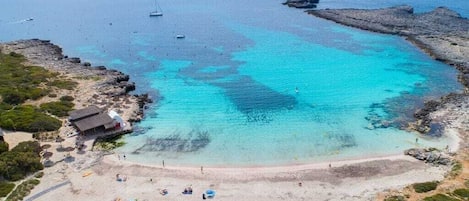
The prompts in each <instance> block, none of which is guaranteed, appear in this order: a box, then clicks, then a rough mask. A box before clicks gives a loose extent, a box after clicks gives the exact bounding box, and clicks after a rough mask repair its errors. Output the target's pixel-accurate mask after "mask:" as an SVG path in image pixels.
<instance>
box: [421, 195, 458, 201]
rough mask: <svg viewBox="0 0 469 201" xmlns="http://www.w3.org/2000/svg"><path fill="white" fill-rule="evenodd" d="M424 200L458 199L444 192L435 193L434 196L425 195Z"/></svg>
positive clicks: (445, 200)
mask: <svg viewBox="0 0 469 201" xmlns="http://www.w3.org/2000/svg"><path fill="white" fill-rule="evenodd" d="M423 200H424V201H459V199H456V198H452V197H449V196H447V195H444V194H436V195H434V196H430V197H426V198H425V199H423Z"/></svg>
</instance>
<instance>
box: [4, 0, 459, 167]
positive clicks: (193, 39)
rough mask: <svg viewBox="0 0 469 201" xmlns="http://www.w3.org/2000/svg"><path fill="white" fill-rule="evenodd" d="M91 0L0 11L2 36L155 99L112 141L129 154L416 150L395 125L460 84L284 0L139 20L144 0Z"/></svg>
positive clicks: (172, 7)
mask: <svg viewBox="0 0 469 201" xmlns="http://www.w3.org/2000/svg"><path fill="white" fill-rule="evenodd" d="M91 2H93V1H83V2H82V3H81V4H79V5H74V7H73V9H72V8H69V6H70V3H66V2H65V3H64V2H56V4H55V6H56V7H57V8H56V9H54V10H60V11H58V13H57V12H55V13H54V12H46V11H44V10H43V11H33V9H32V8H30V9H31V12H30V13H29V14H30V15H27V16H25V15H24V14H18V13H15V14H14V15H13V14H12V15H11V16H6V15H3V14H0V16H1V17H2V18H1V19H2V21H1V22H0V24H1V25H0V26H1V27H0V28H1V30H2V32H3V30H8V31H5V34H4V35H3V36H2V37H1V39H2V40H3V41H4V40H12V39H17V38H31V37H34V38H45V39H52V41H53V42H56V43H58V44H61V45H62V46H63V47H64V50H65V52H66V53H67V54H71V55H77V56H80V57H82V58H85V60H88V59H89V60H90V61H92V63H93V64H104V65H107V66H110V67H113V68H116V69H119V70H121V71H124V72H126V73H129V74H130V75H131V77H132V80H133V81H135V82H136V83H137V87H138V91H139V92H149V93H150V94H151V95H152V96H153V97H155V98H156V97H159V98H161V100H159V102H158V104H154V105H152V106H151V108H150V109H149V110H148V111H147V117H146V118H145V119H144V120H143V121H142V122H141V123H139V124H138V127H139V130H140V131H139V132H136V133H135V134H132V135H128V136H126V137H125V140H126V142H127V145H126V146H124V147H122V148H120V149H119V150H118V151H119V152H124V153H127V156H128V157H127V158H128V160H134V161H138V162H145V163H156V164H160V163H161V161H162V160H165V163H166V164H167V165H188V166H191V165H194V166H199V165H204V166H247V165H249V166H250V165H282V164H292V163H308V162H317V161H329V160H334V159H347V158H356V157H364V156H375V155H386V154H395V153H400V152H402V150H404V149H406V148H410V147H414V146H416V144H415V138H416V135H415V134H413V133H408V132H405V131H402V130H399V129H397V127H399V126H400V125H401V124H400V123H402V122H405V121H406V120H407V119H409V118H410V117H411V113H412V112H413V110H414V108H415V107H417V106H420V105H421V104H422V102H423V100H426V99H430V98H436V97H439V96H441V95H443V94H445V93H448V92H450V91H456V90H459V89H460V85H459V84H458V83H457V81H456V73H457V72H456V71H455V70H454V69H452V68H451V67H448V66H446V65H444V64H441V63H439V62H436V61H433V60H432V59H431V58H430V57H428V56H426V55H424V54H423V53H422V52H420V51H419V50H417V49H416V48H414V47H412V45H410V44H408V43H407V42H406V41H404V40H403V39H401V38H399V37H396V36H389V35H382V34H375V33H368V32H364V31H360V30H356V29H352V28H347V27H342V26H339V25H337V24H335V23H333V22H328V21H325V20H321V19H317V18H314V17H312V16H308V15H306V14H304V13H303V12H302V11H301V10H297V9H291V8H288V7H285V6H282V5H280V3H281V2H280V1H268V0H264V1H261V2H255V3H253V2H251V1H236V2H227V1H223V2H220V1H215V0H213V1H211V0H206V1H203V2H187V1H182V0H176V1H159V4H160V6H161V7H162V8H163V11H164V16H163V17H158V18H149V17H148V12H149V11H150V10H151V9H152V8H151V6H152V4H153V2H152V1H147V2H144V1H142V2H127V1H100V2H93V3H91ZM360 2H361V3H362V4H363V5H369V6H370V7H373V6H372V5H374V4H368V3H367V2H366V1H360ZM35 3H38V2H35ZM393 3H395V2H393ZM21 4H22V3H21V1H19V3H16V4H13V5H16V6H17V7H20V6H21ZM23 4H24V2H23ZM86 4H87V5H90V4H93V5H94V7H90V6H84V5H86ZM389 4H391V3H389ZM455 4H457V2H456V3H455ZM25 5H26V4H25ZM246 5H250V6H246ZM327 5H330V6H332V7H341V6H343V5H346V3H345V4H342V5H337V3H333V2H328V1H324V3H323V4H321V6H327ZM359 5H361V4H359ZM431 5H433V4H432V3H431V2H430V3H428V4H426V5H425V6H422V7H421V9H422V10H423V9H425V8H426V7H430V6H431ZM23 6H24V5H23ZM383 6H387V5H383ZM77 7H78V8H77ZM84 7H86V9H85V8H84ZM28 8H29V5H28V6H26V8H25V9H23V10H25V11H27V10H28ZM80 8H83V9H80ZM11 9H12V10H13V9H19V8H11ZM47 9H50V8H47ZM86 13H89V14H86ZM32 15H34V17H35V20H34V21H32V22H21V19H22V17H23V16H25V18H27V17H32ZM36 16H37V17H36ZM76 16H80V17H79V18H78V17H76ZM54 30H56V31H54ZM57 30H60V31H57ZM15 31H16V32H15ZM177 34H184V35H186V38H185V39H182V40H181V39H176V37H175V36H176V35H177ZM447 140H448V139H446V138H444V137H443V138H438V139H420V140H419V145H418V146H438V147H445V146H446V145H447V144H448V141H447Z"/></svg>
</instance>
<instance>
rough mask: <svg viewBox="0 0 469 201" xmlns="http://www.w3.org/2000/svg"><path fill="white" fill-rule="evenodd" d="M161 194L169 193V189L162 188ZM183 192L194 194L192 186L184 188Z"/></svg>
mask: <svg viewBox="0 0 469 201" xmlns="http://www.w3.org/2000/svg"><path fill="white" fill-rule="evenodd" d="M160 194H161V195H167V194H168V189H166V188H164V189H161V190H160ZM182 194H192V187H191V186H188V187H186V188H184V191H182Z"/></svg>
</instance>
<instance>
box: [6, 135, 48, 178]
mask: <svg viewBox="0 0 469 201" xmlns="http://www.w3.org/2000/svg"><path fill="white" fill-rule="evenodd" d="M40 151H41V147H40V146H39V143H38V142H33V141H28V142H21V143H19V144H18V145H17V146H16V147H14V148H13V149H12V150H11V151H7V152H4V153H2V154H0V176H2V177H3V178H5V179H7V180H10V181H17V180H21V179H23V178H25V177H26V175H28V174H31V173H34V172H36V171H38V170H42V169H44V167H43V165H42V163H41V161H40V156H39V152H40Z"/></svg>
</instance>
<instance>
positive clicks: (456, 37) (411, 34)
mask: <svg viewBox="0 0 469 201" xmlns="http://www.w3.org/2000/svg"><path fill="white" fill-rule="evenodd" d="M307 12H308V13H309V14H311V15H314V16H317V17H321V18H325V19H328V20H332V21H334V22H337V23H340V24H343V25H347V26H352V27H356V28H360V29H364V30H369V31H374V32H380V33H386V34H396V35H400V36H403V37H405V38H406V39H407V40H408V41H410V42H412V43H413V44H415V45H416V46H417V47H419V48H421V49H422V50H424V51H425V52H427V53H428V54H429V55H431V56H432V57H433V58H435V59H436V60H439V61H442V62H445V63H447V64H449V65H452V66H454V67H455V68H456V69H457V70H458V71H459V72H460V74H459V75H458V80H459V81H460V82H461V84H463V86H465V91H464V92H463V93H461V94H450V95H447V96H445V97H442V98H441V100H432V101H428V102H426V103H425V105H424V107H423V108H421V109H420V110H418V111H416V112H415V114H414V117H415V118H416V121H415V122H411V123H410V124H409V127H408V128H410V129H412V130H416V131H418V132H420V133H429V132H432V127H434V128H438V127H439V126H438V125H437V124H435V123H434V122H433V120H432V118H431V117H430V115H431V114H432V113H433V112H435V111H437V110H438V109H439V108H440V106H441V105H443V104H446V103H448V102H454V103H455V104H459V106H460V107H465V106H467V104H469V103H467V102H464V101H459V100H461V99H464V97H467V96H468V95H469V32H468V31H467V30H469V20H468V19H466V18H463V17H461V16H460V15H459V14H458V13H456V12H454V11H452V10H449V9H448V8H445V7H439V8H436V9H435V10H433V11H431V12H427V13H421V14H415V13H414V10H413V8H412V7H410V6H397V7H391V8H384V9H373V10H365V9H326V10H309V11H307Z"/></svg>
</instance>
